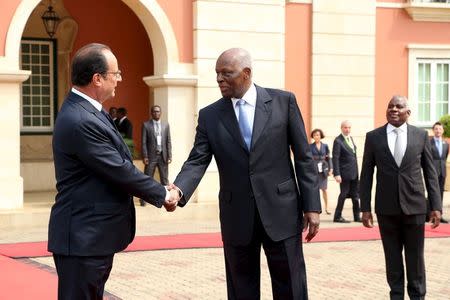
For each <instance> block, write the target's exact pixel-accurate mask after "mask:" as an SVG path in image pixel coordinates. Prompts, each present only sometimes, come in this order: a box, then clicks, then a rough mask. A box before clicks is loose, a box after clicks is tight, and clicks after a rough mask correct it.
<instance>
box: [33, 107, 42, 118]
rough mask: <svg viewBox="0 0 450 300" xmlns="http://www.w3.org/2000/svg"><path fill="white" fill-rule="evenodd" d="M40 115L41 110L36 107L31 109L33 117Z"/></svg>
mask: <svg viewBox="0 0 450 300" xmlns="http://www.w3.org/2000/svg"><path fill="white" fill-rule="evenodd" d="M40 115H41V108H40V107H39V106H38V107H36V106H34V107H33V116H40Z"/></svg>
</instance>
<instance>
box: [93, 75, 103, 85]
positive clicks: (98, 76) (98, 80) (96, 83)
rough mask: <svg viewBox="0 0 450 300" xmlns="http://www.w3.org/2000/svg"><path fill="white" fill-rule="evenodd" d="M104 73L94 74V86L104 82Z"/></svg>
mask: <svg viewBox="0 0 450 300" xmlns="http://www.w3.org/2000/svg"><path fill="white" fill-rule="evenodd" d="M101 78H102V75H101V74H99V73H95V74H94V75H92V80H91V81H92V83H93V84H94V86H100V85H101V84H102V81H101Z"/></svg>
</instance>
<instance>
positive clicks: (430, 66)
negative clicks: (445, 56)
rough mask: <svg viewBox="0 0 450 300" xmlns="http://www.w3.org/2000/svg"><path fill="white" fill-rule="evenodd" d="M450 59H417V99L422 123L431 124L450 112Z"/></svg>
mask: <svg viewBox="0 0 450 300" xmlns="http://www.w3.org/2000/svg"><path fill="white" fill-rule="evenodd" d="M449 64H450V60H437V59H435V60H430V59H418V60H417V73H416V74H417V79H416V82H417V87H416V95H417V97H416V100H417V109H418V111H417V112H418V116H417V121H418V123H419V124H420V125H424V126H426V125H431V124H433V123H434V122H436V121H437V120H439V119H440V117H442V116H443V115H446V114H448V112H449V110H448V106H449Z"/></svg>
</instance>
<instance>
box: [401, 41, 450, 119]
mask: <svg viewBox="0 0 450 300" xmlns="http://www.w3.org/2000/svg"><path fill="white" fill-rule="evenodd" d="M407 48H408V50H409V53H408V98H409V102H410V107H411V110H412V113H411V117H410V121H411V122H412V123H414V124H416V125H417V126H419V127H422V128H431V127H432V126H433V124H434V123H435V122H436V121H438V119H436V98H435V97H434V96H433V95H434V92H433V90H434V87H432V86H431V89H430V98H431V99H430V121H425V122H424V121H419V118H418V116H419V102H418V87H419V85H418V77H419V63H428V62H431V63H432V64H435V65H436V64H437V63H448V64H449V65H450V45H430V44H410V45H408V46H407ZM449 69H450V66H449ZM430 72H431V74H430V75H431V78H430V79H431V82H432V83H436V81H433V78H434V76H435V74H433V71H432V70H431V71H430ZM449 89H450V80H449ZM447 113H450V90H449V103H448V112H447Z"/></svg>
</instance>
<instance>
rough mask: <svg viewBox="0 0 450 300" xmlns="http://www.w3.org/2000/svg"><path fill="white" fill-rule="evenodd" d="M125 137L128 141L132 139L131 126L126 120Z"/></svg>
mask: <svg viewBox="0 0 450 300" xmlns="http://www.w3.org/2000/svg"><path fill="white" fill-rule="evenodd" d="M125 136H126V137H127V138H129V139H133V124H132V123H131V121H130V120H128V126H127V132H126V134H125Z"/></svg>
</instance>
